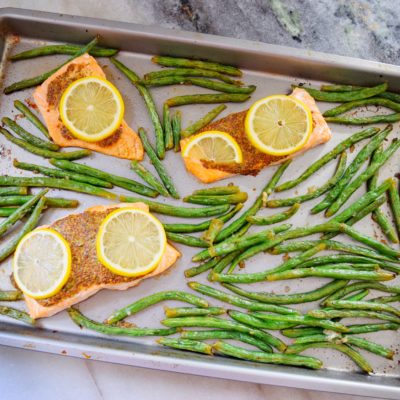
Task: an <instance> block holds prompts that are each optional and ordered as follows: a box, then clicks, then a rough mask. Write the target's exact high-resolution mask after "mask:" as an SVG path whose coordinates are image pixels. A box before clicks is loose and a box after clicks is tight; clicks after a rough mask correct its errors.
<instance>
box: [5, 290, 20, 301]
mask: <svg viewBox="0 0 400 400" xmlns="http://www.w3.org/2000/svg"><path fill="white" fill-rule="evenodd" d="M23 298H24V296H23V294H22V292H20V291H19V290H6V291H4V290H3V291H0V301H17V300H22V299H23Z"/></svg>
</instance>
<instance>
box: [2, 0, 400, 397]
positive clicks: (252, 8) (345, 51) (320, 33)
mask: <svg viewBox="0 0 400 400" xmlns="http://www.w3.org/2000/svg"><path fill="white" fill-rule="evenodd" d="M0 7H20V8H27V9H36V10H41V11H49V12H56V13H63V14H73V15H81V16H88V17H95V18H106V19H113V20H119V21H127V22H136V23H141V24H153V25H156V24H158V25H162V26H165V27H169V28H175V29H185V30H189V31H198V32H204V33H212V34H216V35H223V36H229V37H236V38H243V39H251V40H258V41H263V42H266V43H273V44H280V45H287V46H293V47H298V48H307V49H312V50H318V51H324V52H330V53H335V54H342V55H349V56H355V57H361V58H365V59H371V60H377V61H383V62H389V63H394V64H399V46H400V0H282V1H280V0H141V1H139V0H113V1H110V0H57V1H52V0H35V1H32V0H0ZM3 398H6V399H7V400H25V399H29V400H36V399H40V400H47V399H57V400H70V399H74V400H75V399H85V400H92V399H93V400H98V399H106V400H109V399H110V400H111V399H118V400H124V399H142V400H150V399H160V398H162V399H165V400H169V399H174V400H180V399H188V398H190V399H191V400H200V399H204V398H206V399H216V400H219V399H223V398H229V399H230V400H240V399H251V400H261V399H268V400H275V399H276V400H278V399H279V400H280V399H290V400H314V399H315V400H317V399H318V400H339V399H341V400H358V399H360V400H361V398H360V397H357V396H342V395H339V394H329V393H318V392H312V391H304V390H298V389H290V388H278V387H274V386H267V385H257V384H250V383H241V382H234V381H228V380H222V379H211V378H204V377H195V376H189V375H178V374H174V373H171V372H162V371H151V370H145V369H139V368H133V367H128V366H121V365H112V364H105V363H100V362H94V361H86V360H78V359H73V358H65V357H62V356H55V355H48V354H44V353H35V352H30V351H26V350H20V349H11V348H5V347H0V399H3Z"/></svg>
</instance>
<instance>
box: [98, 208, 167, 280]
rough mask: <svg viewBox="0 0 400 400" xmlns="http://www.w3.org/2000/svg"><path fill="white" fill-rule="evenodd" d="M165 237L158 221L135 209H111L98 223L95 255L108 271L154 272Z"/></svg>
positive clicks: (125, 274)
mask: <svg viewBox="0 0 400 400" xmlns="http://www.w3.org/2000/svg"><path fill="white" fill-rule="evenodd" d="M166 244H167V239H166V236H165V231H164V228H163V226H162V224H161V222H160V221H159V220H158V219H156V218H155V217H153V216H152V215H151V214H149V213H148V212H145V211H142V210H137V209H135V208H121V209H118V210H115V211H113V212H112V213H110V214H109V215H107V217H106V218H105V219H104V221H103V222H102V223H101V225H100V228H99V231H98V234H97V240H96V250H97V257H98V258H99V260H100V262H101V263H102V264H103V265H104V266H105V267H107V268H108V269H109V270H111V272H113V273H115V274H117V275H123V276H130V277H133V276H140V275H145V274H148V273H149V272H151V271H153V270H154V269H155V268H156V267H157V265H158V263H159V262H160V260H161V257H162V255H163V254H164V251H165V246H166Z"/></svg>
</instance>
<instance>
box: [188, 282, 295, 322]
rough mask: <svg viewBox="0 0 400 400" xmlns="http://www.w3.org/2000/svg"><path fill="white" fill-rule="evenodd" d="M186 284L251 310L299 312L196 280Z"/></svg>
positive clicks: (284, 312)
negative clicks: (249, 298) (234, 293)
mask: <svg viewBox="0 0 400 400" xmlns="http://www.w3.org/2000/svg"><path fill="white" fill-rule="evenodd" d="M188 286H189V287H190V288H191V289H193V290H195V291H196V292H199V293H201V294H204V295H206V296H210V297H213V298H215V299H218V300H221V301H223V302H225V303H229V304H232V305H234V306H237V307H241V308H245V309H247V310H251V311H267V312H274V313H278V314H289V315H296V314H299V312H298V311H296V310H293V309H292V308H289V307H284V306H279V305H275V304H265V303H258V302H255V301H251V300H247V299H244V298H241V297H239V296H234V295H232V294H229V293H226V292H222V291H221V290H218V289H215V288H213V287H211V286H207V285H203V284H201V283H198V282H188Z"/></svg>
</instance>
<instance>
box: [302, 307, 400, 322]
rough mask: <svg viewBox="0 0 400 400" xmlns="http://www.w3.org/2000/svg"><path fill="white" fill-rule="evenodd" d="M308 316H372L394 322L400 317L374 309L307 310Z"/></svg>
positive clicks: (324, 317)
mask: <svg viewBox="0 0 400 400" xmlns="http://www.w3.org/2000/svg"><path fill="white" fill-rule="evenodd" d="M307 314H308V315H309V316H310V317H313V318H322V319H332V318H372V319H380V320H383V321H389V322H394V323H395V324H400V318H397V317H395V316H393V315H390V314H385V313H382V312H376V311H363V310H333V309H325V310H310V311H308V312H307Z"/></svg>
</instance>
